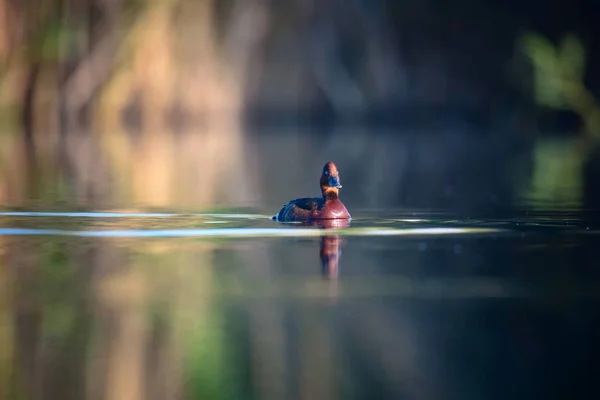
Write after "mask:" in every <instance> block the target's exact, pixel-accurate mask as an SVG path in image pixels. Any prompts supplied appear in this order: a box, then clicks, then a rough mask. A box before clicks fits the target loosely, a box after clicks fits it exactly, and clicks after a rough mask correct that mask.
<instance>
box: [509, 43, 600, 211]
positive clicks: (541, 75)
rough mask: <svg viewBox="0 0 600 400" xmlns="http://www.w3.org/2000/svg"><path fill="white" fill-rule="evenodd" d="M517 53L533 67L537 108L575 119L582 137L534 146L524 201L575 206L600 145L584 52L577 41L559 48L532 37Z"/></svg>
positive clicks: (599, 113)
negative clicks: (586, 167) (591, 158)
mask: <svg viewBox="0 0 600 400" xmlns="http://www.w3.org/2000/svg"><path fill="white" fill-rule="evenodd" d="M519 45H520V49H521V51H522V52H523V54H525V56H526V57H527V58H528V59H529V60H530V61H531V64H532V66H533V75H534V98H535V100H536V103H537V104H538V105H541V106H545V107H549V108H551V109H556V110H567V111H571V112H573V113H575V114H576V115H577V116H578V117H579V118H580V119H581V121H582V123H583V132H582V135H581V136H580V137H578V138H575V139H572V138H567V139H548V138H544V139H543V140H540V141H538V143H536V145H535V146H536V147H535V150H534V156H533V161H534V167H533V168H534V171H533V177H532V182H531V185H530V188H529V190H528V193H527V194H526V197H527V198H530V199H537V200H541V199H546V200H554V201H567V202H577V201H579V200H580V199H581V198H582V194H583V191H582V188H583V165H584V163H585V162H586V160H587V159H588V157H589V151H590V149H591V148H592V147H593V146H592V145H594V144H595V143H597V141H598V140H599V139H600V104H599V103H598V101H597V99H596V98H595V97H594V95H593V94H592V93H591V92H590V90H589V89H588V88H587V87H586V86H585V81H584V79H585V63H586V60H585V49H584V47H583V45H582V43H581V42H580V41H579V39H577V38H576V37H575V36H572V35H566V36H565V37H564V38H563V39H562V41H561V42H560V44H559V45H554V44H553V43H552V42H551V41H550V40H549V39H547V38H545V37H543V36H542V35H539V34H536V33H529V34H527V35H525V36H524V37H522V38H521V40H520V43H519Z"/></svg>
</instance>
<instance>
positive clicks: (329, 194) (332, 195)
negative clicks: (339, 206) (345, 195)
mask: <svg viewBox="0 0 600 400" xmlns="http://www.w3.org/2000/svg"><path fill="white" fill-rule="evenodd" d="M321 193H323V198H324V199H325V201H327V200H337V198H338V196H339V194H340V191H339V190H338V189H336V188H332V187H323V188H321Z"/></svg>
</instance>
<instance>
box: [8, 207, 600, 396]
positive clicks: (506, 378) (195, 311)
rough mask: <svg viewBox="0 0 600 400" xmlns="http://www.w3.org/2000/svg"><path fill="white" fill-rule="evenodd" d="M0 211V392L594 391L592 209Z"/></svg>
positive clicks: (595, 221) (599, 275)
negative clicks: (315, 217) (287, 213)
mask: <svg viewBox="0 0 600 400" xmlns="http://www.w3.org/2000/svg"><path fill="white" fill-rule="evenodd" d="M276 209H278V208H276V207H275V208H273V210H235V209H233V210H227V212H223V211H221V212H218V213H211V214H208V213H191V212H185V213H183V212H178V211H173V210H170V211H168V212H164V211H161V212H156V211H152V210H144V211H143V212H140V211H136V212H135V213H131V212H122V211H114V212H112V211H111V212H25V211H22V210H19V211H15V210H3V211H2V212H0V257H1V258H0V259H1V260H3V261H2V263H1V264H0V398H3V399H4V398H7V399H9V398H10V399H25V398H27V399H29V398H35V399H38V398H39V399H41V398H44V399H45V398H53V399H54V398H56V399H59V398H60V399H180V398H181V399H183V398H186V399H187V398H189V399H359V398H360V399H362V398H365V399H366V398H369V399H371V398H406V399H534V398H535V399H538V398H539V399H548V398H570V397H578V396H577V395H582V394H585V395H586V398H594V397H597V396H598V394H599V393H600V390H599V389H598V387H597V385H596V384H595V383H594V382H595V380H594V379H593V378H595V375H596V374H595V373H594V371H596V370H597V367H598V366H599V364H600V363H599V362H598V360H597V358H595V357H594V356H593V355H592V354H594V353H595V350H597V347H598V334H597V333H598V332H599V329H598V328H600V319H599V318H598V316H599V314H600V313H599V312H598V309H599V307H598V306H599V305H600V268H599V267H598V266H599V265H600V264H599V263H598V256H599V254H600V253H599V249H600V246H599V244H600V241H599V240H598V239H599V235H600V217H599V216H600V214H598V213H597V212H595V211H582V210H572V209H565V208H548V209H536V210H535V211H534V210H533V209H528V208H525V207H524V208H518V209H505V210H494V211H493V212H480V213H479V215H466V214H459V213H453V212H450V211H444V210H438V211H435V212H434V211H431V210H412V209H394V210H352V214H353V216H354V219H353V220H352V221H351V223H350V224H349V225H345V224H341V223H332V224H320V225H314V226H306V225H299V224H281V223H278V222H275V221H272V220H270V219H269V217H270V216H271V215H272V214H273V212H274V210H275V211H276Z"/></svg>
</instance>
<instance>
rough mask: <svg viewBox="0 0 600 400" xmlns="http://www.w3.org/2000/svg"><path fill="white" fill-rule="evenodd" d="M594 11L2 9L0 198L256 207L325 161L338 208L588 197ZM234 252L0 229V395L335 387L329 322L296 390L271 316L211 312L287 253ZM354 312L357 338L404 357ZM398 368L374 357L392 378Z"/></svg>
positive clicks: (87, 0)
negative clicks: (231, 283)
mask: <svg viewBox="0 0 600 400" xmlns="http://www.w3.org/2000/svg"><path fill="white" fill-rule="evenodd" d="M599 20H600V2H598V1H596V0H576V1H568V2H567V1H559V0H552V1H548V0H546V1H541V0H524V1H515V0H505V1H490V0H482V1H477V2H474V1H465V0H453V1H450V2H448V1H442V0H421V1H418V2H408V1H392V0H369V1H367V0H344V1H342V0H318V1H317V0H286V1H278V0H37V1H33V0H0V205H1V206H3V207H4V208H5V209H22V210H37V211H56V210H119V211H127V210H141V209H152V210H161V209H162V210H173V209H176V210H194V211H215V210H217V211H219V210H226V209H230V208H235V209H236V210H239V209H252V210H255V211H256V212H260V213H264V214H267V215H272V214H274V213H275V212H277V211H278V209H279V208H280V207H281V205H282V204H284V203H285V202H287V201H288V200H290V199H293V198H297V197H305V196H313V195H314V196H316V195H318V194H319V189H318V186H317V180H318V178H319V174H320V171H321V168H322V166H323V164H324V163H325V162H326V161H328V160H333V161H335V162H336V164H337V166H338V168H339V170H340V173H341V181H342V184H343V185H344V189H343V190H342V194H341V196H342V200H343V201H344V203H345V204H346V205H347V207H348V208H349V209H350V210H351V213H352V214H353V216H356V214H357V212H354V211H353V210H391V209H402V208H421V209H429V210H437V209H450V210H458V211H460V212H467V213H479V212H482V213H485V212H487V211H489V210H498V209H502V208H510V207H515V206H519V205H526V206H527V207H531V208H532V209H547V208H548V207H550V208H561V207H563V208H569V209H573V208H575V209H586V210H590V209H594V208H597V207H598V206H599V205H600V186H599V185H598V184H597V183H598V182H599V180H598V179H599V177H600V147H598V140H599V139H600V101H599V96H600V79H599V78H600V77H599V75H598V74H597V71H600V51H599V49H600V24H598V21H599ZM358 215H360V213H358ZM136 223H137V222H136V221H131V220H129V221H127V222H125V223H124V224H125V225H127V227H130V226H131V224H136ZM3 224H4V226H12V225H15V226H16V225H18V226H22V225H23V223H22V221H16V220H10V219H4V220H3ZM86 224H92V223H90V222H85V223H78V224H75V223H74V225H73V227H78V226H79V227H84V228H85V227H86V226H87V225H86ZM96 227H97V225H96ZM124 243H125V244H124ZM236 243H237V244H235V245H228V244H227V245H225V244H223V243H220V242H218V241H201V242H199V243H198V242H194V243H188V242H185V243H179V242H177V243H175V242H161V241H148V242H143V241H142V243H137V242H136V243H135V245H133V243H130V242H128V241H127V240H125V239H123V242H114V241H113V242H111V241H110V240H106V241H105V240H100V239H98V241H94V242H92V241H91V239H85V240H84V239H81V240H79V239H77V240H75V239H61V238H48V237H46V238H35V239H33V238H32V239H27V240H24V239H22V238H18V237H10V236H0V257H1V259H2V260H4V261H2V264H0V288H1V290H0V292H1V293H2V294H1V295H0V318H1V319H4V321H2V320H0V397H1V398H10V399H24V398H45V397H44V395H43V394H44V393H46V394H48V393H52V394H53V396H52V398H65V399H66V398H93V399H96V398H98V399H99V398H106V399H138V398H139V399H141V398H144V399H152V398H156V399H159V398H161V399H164V398H188V396H191V397H189V398H210V399H216V398H250V397H252V396H254V397H256V398H282V399H283V398H335V397H336V396H337V395H335V394H333V392H334V391H335V390H334V389H333V386H331V385H330V386H328V385H327V384H325V383H323V382H330V381H331V380H330V379H329V378H331V376H330V375H327V374H332V373H333V372H332V370H331V368H330V369H328V367H327V366H328V365H329V366H331V365H334V364H335V363H334V361H332V358H330V357H329V356H328V354H329V353H328V351H329V350H330V344H331V340H333V339H332V337H331V336H330V334H329V333H327V332H324V331H320V330H318V329H317V330H310V329H309V328H306V329H307V330H308V331H310V332H309V335H308V338H307V339H306V342H302V343H303V344H302V345H298V346H300V347H302V346H306V347H307V348H310V349H311V351H309V353H310V354H313V355H314V356H315V357H316V358H315V359H311V360H312V361H310V362H309V361H306V362H305V363H304V364H303V363H302V361H298V363H299V364H298V365H303V367H298V368H300V369H301V370H302V371H304V372H303V373H305V374H306V375H302V374H300V375H301V379H300V380H299V381H298V382H296V381H295V382H296V383H294V384H292V383H290V381H289V379H290V378H289V376H288V375H285V374H283V375H278V372H277V371H282V370H285V371H288V372H287V373H288V374H291V372H289V369H288V368H287V367H285V365H287V364H285V362H289V360H288V361H284V357H283V356H282V354H284V353H286V352H287V350H286V347H285V346H286V345H285V343H284V342H285V340H284V337H283V336H282V335H281V334H280V333H281V331H280V330H281V329H283V326H284V325H285V324H286V323H287V322H286V318H291V317H289V316H287V317H286V316H284V315H283V311H281V309H278V308H277V307H275V306H274V305H273V304H271V303H266V304H263V303H260V302H259V303H260V304H258V305H256V304H255V305H254V306H253V307H252V308H251V310H250V311H248V310H246V311H243V312H242V311H240V310H239V309H236V308H235V307H234V310H233V311H232V310H229V311H228V312H229V313H230V314H227V315H229V316H230V317H231V315H233V317H231V318H229V317H227V318H225V317H224V315H225V311H223V309H224V308H226V306H225V305H223V304H221V303H220V300H219V299H220V297H219V296H217V297H216V300H215V297H214V296H213V291H214V290H215V289H214V287H215V286H214V285H216V283H215V281H219V279H220V278H222V274H223V273H225V272H223V269H224V268H225V270H226V271H229V272H230V273H233V272H231V271H233V270H231V271H230V270H228V269H227V268H226V266H230V268H234V267H233V265H240V263H241V262H242V261H241V260H244V261H243V262H245V263H250V264H251V265H253V266H254V267H253V268H249V270H251V271H254V272H255V273H256V275H253V276H254V278H256V279H258V280H260V279H263V278H265V276H269V273H268V272H264V271H263V272H258V271H259V270H260V268H259V266H261V265H266V266H268V265H271V268H278V267H275V266H279V265H280V264H278V262H279V263H280V261H281V259H282V257H287V256H286V254H288V255H289V254H291V253H286V252H285V251H284V250H282V249H280V248H276V249H272V248H269V247H268V245H267V244H263V245H261V244H257V245H254V246H250V245H249V244H248V243H245V242H236ZM288 245H289V244H288ZM372 245H373V244H372ZM364 246H366V249H372V247H369V246H371V245H366V244H363V247H364ZM374 246H375V245H374ZM394 246H395V245H394ZM461 246H462V245H461ZM392 247H393V246H392ZM421 247H422V246H421ZM394 248H396V247H394ZM450 248H451V249H454V250H450V251H451V252H454V253H456V248H455V247H450ZM462 248H463V247H461V249H462ZM360 249H363V250H365V248H362V247H360V246H358V247H355V250H354V253H351V254H355V255H356V256H355V257H357V258H356V260H357V261H356V262H357V263H359V261H358V260H359V259H360V257H363V259H362V260H363V261H364V260H369V259H372V258H371V257H372V254H371V255H369V254H366V253H361V252H360V251H359V250H360ZM503 249H504V250H503V251H508V252H510V250H507V248H503ZM313 250H314V251H312V250H311V251H310V255H309V254H308V253H309V252H308V251H307V252H306V253H307V256H306V257H307V258H306V259H307V260H312V258H311V257H316V256H315V255H316V253H317V251H316V248H315V249H313ZM288 251H289V252H291V251H295V250H288ZM365 251H366V250H365ZM398 251H399V250H398ZM461 251H462V250H461ZM236 252H237V253H236ZM392 253H393V252H392ZM232 254H233V255H232ZM235 254H237V256H235V257H234V255H235ZM360 254H362V255H360ZM393 254H396V253H393ZM393 254H392V255H390V254H388V255H385V256H382V257H384V258H385V259H386V260H389V259H394V257H396V256H399V255H398V254H396V256H393ZM477 254H484V252H483V250H482V251H481V252H479V253H477ZM494 254H496V255H498V254H506V252H504V253H503V252H502V251H500V250H498V249H495V250H494ZM242 255H243V256H242ZM513 256H514V257H515V258H513V259H510V258H504V259H503V260H504V261H505V262H509V261H510V262H512V263H516V264H518V262H517V261H516V260H517V259H519V258H518V257H517V256H516V255H514V254H513ZM554 256H556V254H554ZM236 257H237V258H236ZM386 257H387V258H386ZM390 257H391V258H390ZM415 257H416V256H415ZM477 257H479V258H477ZM477 257H475V258H474V259H473V261H472V262H473V263H474V264H473V265H479V264H481V263H482V261H481V260H482V258H481V257H484V258H485V257H486V256H483V255H477ZM506 257H508V256H506ZM548 257H550V256H548ZM559 258H560V256H559ZM269 260H270V261H269ZM301 260H305V259H304V258H302V257H300V258H299V259H298V261H296V263H297V264H298V265H301V264H302V262H303V261H301ZM412 260H413V261H412V262H413V263H414V264H413V266H415V265H419V263H420V262H424V261H423V260H421V261H418V260H417V258H414V259H412ZM561 260H562V262H563V263H568V262H570V261H569V260H570V259H569V258H562V259H561ZM586 260H587V258H586ZM289 262H292V261H289ZM307 262H311V263H312V262H313V261H307ZM386 262H388V261H386ZM428 262H431V260H429V261H428ZM523 262H525V261H523ZM536 262H539V260H538V261H536ZM557 262H558V261H557ZM590 262H591V261H590ZM250 264H248V265H250ZM408 264H410V262H408ZM224 265H225V267H224ZM274 265H275V266H274ZM469 265H470V264H469ZM415 268H416V267H415ZM515 268H516V267H515ZM267 270H268V268H267ZM467 270H468V268H467ZM217 271H218V272H217ZM272 271H273V269H271V272H272ZM464 271H466V270H463V272H464ZM313 273H314V271H312V270H311V271H310V272H309V273H308V275H310V274H313ZM207 299H211V301H210V302H209V301H208V300H207ZM220 307H221V308H220ZM307 307H308V306H307ZM374 309H375V310H377V311H376V312H375V313H372V312H370V311H369V312H368V313H367V314H368V315H369V318H371V322H372V323H373V324H374V326H378V327H379V328H378V329H379V331H378V332H379V333H378V334H379V335H380V337H379V338H377V339H373V340H374V342H373V343H378V341H379V342H381V341H384V339H385V340H387V339H389V340H391V341H392V342H394V343H398V341H401V342H402V343H404V344H405V345H406V346H408V345H407V344H406V343H409V342H410V340H411V339H410V338H409V337H408V336H407V337H404V336H402V337H401V338H398V337H395V336H393V334H392V332H393V331H394V329H391V327H388V328H389V329H386V328H385V326H386V325H385V324H386V323H388V322H389V320H388V318H386V317H385V314H381V315H379V314H377V313H379V312H381V313H383V311H381V309H380V308H374ZM296 311H297V314H298V315H296V314H294V315H295V317H294V321H297V320H302V321H305V323H306V325H302V326H306V327H312V326H313V325H315V324H317V323H318V321H321V319H323V320H328V317H327V316H326V315H322V314H320V313H319V312H317V314H315V313H313V311H314V310H313V311H310V312H309V311H307V310H304V309H302V310H300V311H298V310H296ZM320 312H325V311H322V310H321V311H320ZM236 313H237V314H236ZM240 315H241V316H240ZM224 320H227V321H244V323H241V322H240V323H239V326H238V325H236V323H237V322H236V323H233V322H227V324H230V323H231V324H234V325H235V326H234V327H231V326H229V325H227V324H225V323H224V322H223V321H224ZM315 321H317V322H315ZM386 321H388V322H386ZM222 322H223V323H222ZM288 322H289V321H288ZM225 325H227V326H229V328H228V329H229V332H230V333H231V332H233V333H231V334H232V335H234V336H235V335H237V336H235V337H236V338H232V337H229V336H227V337H225V336H224V335H223V334H222V332H221V330H225V327H224V326H225ZM236 327H237V328H236ZM236 329H237V330H236ZM303 329H304V328H303ZM252 332H253V333H252ZM265 332H270V333H271V334H272V336H269V335H266V336H265V335H264V333H265ZM385 335H392V336H389V337H387V339H386V337H385ZM407 335H408V333H407ZM359 336H360V335H359ZM240 338H243V339H240ZM357 340H358V339H357ZM365 340H367V339H365ZM207 343H208V344H207ZM363 344H364V343H363ZM365 346H367V348H370V347H369V346H370V345H369V344H368V343H367V344H365ZM372 346H375V345H374V344H372ZM408 347H409V348H410V346H408ZM403 349H405V348H403ZM298 351H299V350H298ZM365 351H366V350H365ZM378 351H380V352H381V353H382V354H383V353H385V352H386V350H385V349H380V350H378ZM239 354H243V355H244V356H243V357H246V358H243V357H242V356H239ZM294 354H295V353H294ZM238 356H239V357H242V358H243V361H239V360H240V359H239V358H235V357H238ZM413 356H414V355H411V356H410V357H413ZM297 357H300V356H297ZM328 357H329V358H328ZM332 357H333V356H332ZM365 357H366V356H365ZM407 357H408V356H407ZM410 357H409V358H410ZM414 357H417V356H414ZM384 358H385V357H384ZM182 359H183V360H184V361H185V362H183V361H182ZM98 360H100V361H98ZM231 360H238V361H237V364H235V363H234V362H233V361H231ZM411 360H412V358H411ZM384 361H385V360H384ZM405 361H406V360H404V359H402V358H393V357H391V358H389V359H387V361H385V362H387V364H385V368H388V369H387V371H395V372H394V373H399V374H400V373H402V374H404V375H403V376H404V378H403V379H405V380H404V381H402V382H403V383H402V384H405V383H406V382H412V379H413V378H414V377H411V376H412V375H411V373H415V374H416V372H415V368H416V367H414V364H411V363H410V362H409V361H406V363H408V364H404V362H405ZM413 361H414V360H413ZM229 362H232V363H233V364H235V365H237V366H238V367H239V366H240V365H242V366H246V367H247V366H248V365H255V368H250V367H247V368H246V367H244V368H246V369H244V368H242V367H240V368H241V369H240V368H237V367H236V368H237V369H235V370H233V369H231V368H228V366H231V365H233V364H231V365H229V364H228V363H229ZM339 362H341V361H339ZM253 363H254V364H253ZM328 363H329V364H328ZM284 364H285V365H284ZM294 365H296V364H294ZM335 365H337V364H335ZM425 365H428V364H425ZM317 366H321V369H319V368H317ZM288 367H289V365H288ZM303 368H304V369H303ZM385 368H384V369H385ZM407 371H408V372H407ZM323 374H325V375H323ZM284 375H285V376H284ZM282 376H283V377H282ZM286 379H287V381H286ZM331 379H333V378H331ZM381 379H383V378H381ZM415 379H416V378H415ZM284 381H285V382H287V383H286V384H284ZM232 382H237V384H236V383H232ZM249 382H250V383H249ZM378 382H379V381H378ZM391 382H392V383H393V384H391V383H390V384H391V386H390V387H391V389H390V392H389V393H392V394H396V395H398V394H399V393H400V392H398V391H396V389H397V387H396V386H394V385H395V384H398V385H399V383H398V382H399V381H398V380H397V379H391ZM426 382H427V381H426ZM452 382H455V381H452ZM346 383H347V384H349V383H348V382H346ZM290 385H291V386H290ZM369 387H371V386H369ZM402 387H403V389H402V390H405V389H406V388H405V387H404V386H402ZM406 390H408V393H409V395H410V397H412V398H440V397H439V396H438V395H439V393H442V392H444V390H449V389H448V388H445V389H439V390H441V392H437V393H438V395H436V394H435V393H436V392H435V391H434V389H433V388H431V387H430V386H429V384H428V383H424V384H423V385H420V384H419V385H416V387H411V385H410V384H408V389H406ZM250 392H252V393H254V394H253V395H252V396H250V395H249V394H248V393H250ZM185 393H187V394H185ZM189 393H193V394H192V395H189ZM292 393H293V395H292ZM357 393H358V392H357ZM389 393H388V394H389ZM403 393H405V392H403ZM445 393H448V392H445ZM503 393H504V392H503ZM194 394H195V395H194ZM363 394H364V393H363ZM464 394H465V393H464V392H463V395H464ZM504 394H506V393H504ZM338 395H339V393H338ZM473 396H474V397H473V398H479V397H477V396H476V395H475V394H473ZM344 398H348V397H344ZM457 398H459V397H457ZM460 398H470V397H468V396H466V397H465V396H463V397H460ZM488 398H489V397H488Z"/></svg>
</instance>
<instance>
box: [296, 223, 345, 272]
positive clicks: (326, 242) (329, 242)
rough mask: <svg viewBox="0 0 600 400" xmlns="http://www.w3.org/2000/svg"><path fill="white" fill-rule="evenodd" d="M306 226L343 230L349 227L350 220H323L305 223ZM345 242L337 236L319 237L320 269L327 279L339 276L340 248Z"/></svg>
mask: <svg viewBox="0 0 600 400" xmlns="http://www.w3.org/2000/svg"><path fill="white" fill-rule="evenodd" d="M306 225H310V226H313V227H318V228H320V229H328V230H329V229H331V230H335V229H343V228H348V227H349V226H350V220H347V219H323V220H318V221H311V222H307V223H306ZM344 244H345V240H344V239H343V238H342V237H340V235H337V234H331V235H324V236H321V246H320V250H319V257H320V258H321V267H322V272H323V276H325V277H327V278H329V279H337V277H338V274H339V267H340V260H341V258H342V246H343V245H344Z"/></svg>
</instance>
